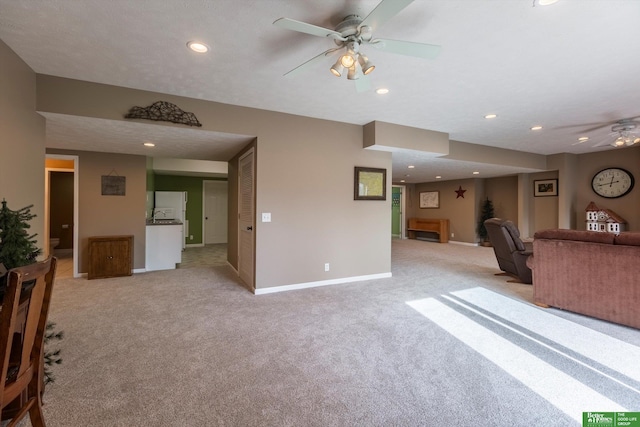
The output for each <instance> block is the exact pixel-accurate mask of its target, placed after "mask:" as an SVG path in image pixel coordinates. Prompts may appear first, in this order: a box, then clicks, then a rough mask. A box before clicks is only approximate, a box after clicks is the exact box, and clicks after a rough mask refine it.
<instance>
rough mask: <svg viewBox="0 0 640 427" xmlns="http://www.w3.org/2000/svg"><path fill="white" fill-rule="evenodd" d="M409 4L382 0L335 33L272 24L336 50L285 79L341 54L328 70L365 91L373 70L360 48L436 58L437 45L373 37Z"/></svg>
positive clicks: (283, 22) (309, 26)
mask: <svg viewBox="0 0 640 427" xmlns="http://www.w3.org/2000/svg"><path fill="white" fill-rule="evenodd" d="M412 2H413V0H382V1H381V2H380V3H379V4H378V5H377V6H376V7H375V9H373V10H372V11H371V13H369V15H367V16H366V17H365V18H364V19H363V18H361V17H360V16H358V15H348V16H346V17H345V18H344V19H343V20H342V21H341V22H340V23H339V24H338V25H337V26H336V28H335V30H330V29H328V28H323V27H319V26H317V25H313V24H308V23H306V22H300V21H296V20H294V19H289V18H280V19H277V20H276V21H275V22H274V23H273V25H275V26H277V27H280V28H284V29H287V30H292V31H297V32H300V33H305V34H311V35H313V36H318V37H323V38H331V39H333V41H334V42H335V44H336V45H337V47H333V48H330V49H327V50H325V51H324V52H322V53H321V54H319V55H317V56H315V57H313V58H311V59H310V60H308V61H307V62H305V63H303V64H301V65H299V66H297V67H296V68H294V69H292V70H291V71H289V72H287V73H285V76H293V75H296V74H298V73H300V72H302V71H304V70H306V69H308V68H310V67H312V66H314V65H316V63H319V62H322V61H323V60H324V58H326V57H331V56H335V55H340V56H339V57H338V59H337V60H336V61H335V63H334V64H333V65H332V66H331V68H330V71H331V72H332V73H333V74H334V75H335V76H337V77H340V76H342V75H343V74H345V72H346V74H347V78H348V79H349V80H355V81H356V89H358V91H364V90H367V89H368V81H367V80H366V76H367V75H368V74H370V73H371V72H372V71H373V70H374V68H375V65H373V62H371V61H370V60H369V58H368V56H367V55H366V54H365V53H364V52H363V51H362V47H363V46H371V47H374V48H376V49H379V50H382V51H385V52H390V53H396V54H400V55H408V56H414V57H418V58H425V59H433V58H435V57H436V56H437V55H438V53H439V52H440V46H437V45H432V44H426V43H416V42H409V41H399V40H389V39H378V38H374V37H373V32H374V31H375V30H376V29H377V28H378V27H380V26H381V25H382V24H384V23H385V22H387V21H388V20H389V19H391V18H392V17H394V16H395V15H397V14H398V13H399V12H400V11H402V10H403V9H404V8H406V7H407V6H408V5H409V4H411V3H412Z"/></svg>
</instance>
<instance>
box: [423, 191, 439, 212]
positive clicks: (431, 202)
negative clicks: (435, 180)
mask: <svg viewBox="0 0 640 427" xmlns="http://www.w3.org/2000/svg"><path fill="white" fill-rule="evenodd" d="M439 207H440V192H439V191H423V192H421V193H420V209H438V208H439Z"/></svg>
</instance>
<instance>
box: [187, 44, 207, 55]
mask: <svg viewBox="0 0 640 427" xmlns="http://www.w3.org/2000/svg"><path fill="white" fill-rule="evenodd" d="M187 46H188V47H189V49H191V50H192V51H194V52H197V53H207V52H209V46H207V45H206V44H204V43H200V42H194V41H191V42H189V43H187Z"/></svg>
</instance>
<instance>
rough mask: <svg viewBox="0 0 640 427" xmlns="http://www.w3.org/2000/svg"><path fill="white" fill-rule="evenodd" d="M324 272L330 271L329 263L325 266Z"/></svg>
mask: <svg viewBox="0 0 640 427" xmlns="http://www.w3.org/2000/svg"><path fill="white" fill-rule="evenodd" d="M324 271H329V263H328V262H327V263H325V265H324Z"/></svg>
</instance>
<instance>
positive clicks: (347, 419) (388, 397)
mask: <svg viewBox="0 0 640 427" xmlns="http://www.w3.org/2000/svg"><path fill="white" fill-rule="evenodd" d="M392 254H393V255H392V258H393V260H392V265H393V277H392V278H389V279H381V280H375V281H367V282H357V283H351V284H341V285H335V286H325V287H320V288H312V289H305V290H299V291H290V292H283V293H276V294H268V295H262V296H254V295H252V294H250V293H249V292H248V291H246V290H245V288H243V287H242V286H240V285H239V284H238V282H237V279H236V277H235V273H234V272H233V271H232V270H231V269H230V268H229V267H225V266H219V267H210V268H189V269H179V270H172V271H165V272H152V273H144V274H137V275H134V276H132V277H126V278H113V279H101V280H91V281H88V280H85V279H61V280H58V281H57V283H56V287H55V290H54V297H53V302H52V308H51V315H50V318H51V320H52V321H54V322H55V323H56V324H57V326H58V329H61V330H64V333H65V338H64V340H63V341H62V342H61V343H60V348H62V358H63V363H62V365H59V366H55V367H54V373H55V375H56V382H55V383H54V384H53V385H51V386H49V387H48V388H47V391H46V394H45V408H44V414H45V417H46V420H47V424H48V426H50V427H51V426H53V427H56V426H65V427H69V426H83V427H84V426H110V427H111V426H128V427H130V426H432V425H433V426H435V425H460V426H485V425H486V426H527V427H529V426H531V425H545V426H567V425H579V424H578V423H577V422H576V420H575V416H573V415H572V414H568V413H567V412H566V408H565V407H564V406H563V402H560V403H558V402H555V401H550V400H549V398H548V397H545V396H543V395H541V394H540V393H538V392H536V391H534V389H533V388H532V387H531V385H529V384H526V383H523V380H522V379H519V378H518V377H517V375H515V374H514V373H513V372H512V371H509V370H508V367H505V366H500V365H499V363H498V362H496V361H492V360H490V359H488V358H487V357H486V356H484V355H482V354H481V353H480V352H479V350H478V349H474V348H472V347H471V345H470V344H469V343H468V342H464V341H463V340H462V339H459V338H458V337H456V336H454V334H452V333H450V332H447V330H446V329H445V328H446V327H448V326H452V327H453V326H455V325H454V324H453V323H455V322H457V320H456V319H457V317H459V316H463V317H462V318H463V320H464V322H469V323H468V324H469V325H471V324H473V325H478V328H479V329H478V330H480V331H481V333H482V335H483V336H484V334H487V339H490V338H491V337H492V336H493V335H498V336H499V338H500V339H501V340H505V341H507V342H508V343H509V346H507V345H506V344H504V345H505V347H504V348H505V351H508V349H509V348H512V347H511V346H516V347H517V348H520V349H523V351H525V352H526V353H527V354H532V355H534V356H535V357H536V358H540V359H541V360H544V361H545V363H546V364H548V365H550V366H553V367H555V368H557V370H559V371H560V372H561V373H563V374H564V375H575V376H576V377H578V378H579V379H580V381H581V383H585V384H587V385H588V387H590V388H594V389H596V390H597V392H598V394H600V395H605V396H607V397H608V398H610V399H611V400H612V401H614V402H616V403H617V404H618V405H620V406H623V407H626V406H633V401H634V400H633V399H636V398H637V397H638V396H637V395H636V394H634V393H633V392H629V389H628V388H627V389H625V388H623V387H621V386H619V385H616V384H614V383H613V382H612V381H610V380H606V381H604V380H603V379H602V377H601V376H600V375H598V374H594V373H593V372H591V371H585V369H584V368H583V367H581V366H576V364H575V363H573V362H571V361H570V360H568V359H566V358H564V357H560V356H558V355H557V354H555V353H553V354H552V353H551V352H550V351H549V349H548V348H545V347H544V346H540V345H539V344H536V343H535V342H532V341H531V340H525V339H523V338H522V337H521V336H520V335H517V334H515V333H514V332H513V331H511V330H509V329H508V328H505V327H503V326H500V325H498V324H496V323H495V322H493V321H489V320H487V319H486V318H484V317H482V316H480V315H479V314H477V313H473V312H471V311H470V310H467V309H464V308H461V307H459V306H457V305H456V304H453V303H452V302H451V301H448V300H447V299H446V298H445V297H449V298H459V297H458V296H456V295H455V294H454V292H456V291H463V290H469V289H476V288H482V289H488V290H491V291H493V292H496V293H497V294H496V295H502V296H506V297H507V298H508V299H509V301H514V302H515V303H517V304H522V307H529V308H531V307H533V308H534V309H535V310H538V311H543V312H544V313H545V314H546V313H551V316H552V317H551V321H553V322H559V321H565V320H567V319H568V320H570V321H571V322H574V323H575V324H576V325H577V326H579V327H580V328H584V330H585V333H591V332H589V331H592V332H594V333H595V332H598V333H600V332H602V333H606V334H607V336H609V337H615V338H616V339H619V340H620V341H621V342H625V343H631V344H633V345H635V346H638V345H640V331H637V330H632V329H630V328H625V327H620V326H617V325H612V324H608V323H606V322H601V321H597V320H594V319H589V318H585V317H582V316H577V315H573V314H571V313H565V312H560V311H558V310H542V309H539V308H536V307H534V306H532V305H531V304H530V300H531V295H532V288H531V286H530V285H523V284H517V283H507V282H506V278H505V277H500V276H495V275H494V273H496V272H498V267H497V263H496V261H495V257H494V255H493V250H492V249H491V248H484V247H470V246H463V245H456V244H438V243H431V242H423V241H415V240H411V241H408V240H403V241H397V240H396V241H393V250H392ZM443 296H444V297H443ZM408 301H431V302H432V303H437V304H439V305H446V304H448V306H447V307H449V308H451V309H453V310H455V311H456V313H458V314H457V315H456V316H452V317H451V318H448V317H446V316H445V317H444V318H442V319H438V320H437V321H436V320H433V319H428V318H427V317H425V316H424V315H423V314H421V313H420V312H419V311H417V310H416V309H414V308H412V307H411V306H409V305H408V304H407V302H408ZM476 311H478V312H479V313H480V314H485V316H486V317H491V318H497V317H498V316H497V315H496V314H494V313H490V310H489V311H488V310H487V309H481V308H480V307H476ZM538 311H536V313H537V312H538ZM502 321H503V322H505V323H507V324H508V325H510V327H511V328H512V329H516V330H518V329H523V328H522V327H520V326H518V325H515V324H514V323H509V321H507V320H504V319H503V320H502ZM438 322H440V323H438ZM448 323H450V325H448ZM464 324H467V323H463V325H464ZM538 338H540V339H544V337H543V336H538ZM544 342H545V343H547V341H544ZM501 345H502V344H501ZM547 345H548V346H550V347H553V348H555V347H557V348H559V349H562V348H563V345H562V344H561V343H557V342H554V341H552V340H548V343H547ZM494 347H495V346H494ZM572 351H574V352H577V351H578V350H572ZM585 359H587V358H586V356H580V360H581V361H583V360H585ZM508 363H511V364H513V366H514V367H515V368H516V369H520V368H524V367H523V366H521V365H522V364H521V363H519V361H518V360H512V361H510V362H508ZM586 363H592V362H589V360H588V359H587V360H586ZM593 364H596V363H595V362H593ZM596 365H597V364H596ZM510 366H511V365H510ZM598 366H599V365H598ZM607 369H608V371H607V372H609V371H613V370H614V368H607ZM609 373H611V372H609ZM558 375H560V374H558ZM612 375H614V376H615V375H617V374H612ZM533 376H534V377H535V375H533ZM559 378H560V376H559ZM616 378H618V377H617V376H616ZM625 378H626V379H625ZM625 378H622V380H625V381H627V382H631V386H632V387H637V388H638V389H639V390H640V379H637V380H634V379H633V378H630V377H625ZM603 381H604V382H603ZM633 381H636V382H633ZM559 384H560V385H559V388H558V389H557V390H558V392H557V393H558V394H561V395H562V394H563V392H562V388H561V387H562V382H561V381H559ZM565 394H566V393H565ZM638 401H640V400H635V402H638ZM590 402H591V400H589V401H585V402H584V411H589V410H605V408H600V407H591V406H589V405H590ZM628 409H629V410H640V409H639V408H638V407H635V408H632V407H630V408H628ZM569 412H570V411H569ZM27 425H28V423H27Z"/></svg>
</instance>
